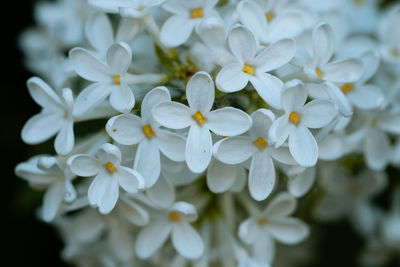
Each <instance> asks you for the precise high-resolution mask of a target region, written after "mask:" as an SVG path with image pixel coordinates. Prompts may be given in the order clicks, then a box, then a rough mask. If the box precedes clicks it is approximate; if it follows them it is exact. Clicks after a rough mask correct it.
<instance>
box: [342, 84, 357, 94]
mask: <svg viewBox="0 0 400 267" xmlns="http://www.w3.org/2000/svg"><path fill="white" fill-rule="evenodd" d="M353 89H354V85H353V84H352V83H346V84H344V85H343V86H342V88H340V90H342V92H343V94H347V93H348V92H350V91H353Z"/></svg>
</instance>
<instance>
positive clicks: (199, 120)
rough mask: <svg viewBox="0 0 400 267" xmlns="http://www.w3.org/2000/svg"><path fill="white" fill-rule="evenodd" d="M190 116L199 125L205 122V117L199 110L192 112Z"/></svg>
mask: <svg viewBox="0 0 400 267" xmlns="http://www.w3.org/2000/svg"><path fill="white" fill-rule="evenodd" d="M192 118H193V119H194V120H195V121H196V122H197V123H198V124H199V125H200V126H202V125H203V124H204V123H205V122H206V120H207V119H206V117H204V115H203V114H202V113H201V112H200V111H197V112H196V113H194V114H193V115H192Z"/></svg>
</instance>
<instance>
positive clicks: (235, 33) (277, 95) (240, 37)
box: [216, 26, 296, 108]
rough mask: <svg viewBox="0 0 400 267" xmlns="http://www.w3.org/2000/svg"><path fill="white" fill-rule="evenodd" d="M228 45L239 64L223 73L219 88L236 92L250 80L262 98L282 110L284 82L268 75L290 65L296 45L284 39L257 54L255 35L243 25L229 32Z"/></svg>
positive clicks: (217, 81)
mask: <svg viewBox="0 0 400 267" xmlns="http://www.w3.org/2000/svg"><path fill="white" fill-rule="evenodd" d="M228 43H229V47H230V49H231V51H232V53H233V55H234V56H235V58H236V62H234V63H231V64H229V65H226V66H224V67H223V68H222V69H221V70H220V72H219V73H218V75H217V78H216V84H217V87H218V89H219V90H221V91H222V92H225V93H231V92H236V91H239V90H242V89H243V88H244V87H246V85H247V84H248V82H249V81H250V83H251V84H252V85H253V87H254V88H255V89H256V91H257V93H258V94H259V95H260V97H261V98H262V99H264V100H265V101H266V102H267V103H268V104H269V105H271V106H272V107H274V108H280V107H281V90H282V87H283V82H282V81H281V80H280V79H279V78H277V77H275V76H273V75H271V74H269V73H267V72H270V71H272V70H275V69H277V68H279V67H281V66H283V65H285V64H286V63H288V62H289V60H290V59H291V58H292V57H293V55H294V53H295V50H296V45H295V42H294V41H293V40H292V39H283V40H280V41H279V42H276V43H274V44H271V45H270V46H269V47H267V48H265V49H263V50H262V51H261V52H260V53H258V54H257V55H256V50H257V47H256V40H255V39H254V36H253V34H252V33H251V32H250V31H249V30H247V29H246V28H244V27H243V26H236V27H234V28H233V29H232V30H231V31H230V32H229V35H228Z"/></svg>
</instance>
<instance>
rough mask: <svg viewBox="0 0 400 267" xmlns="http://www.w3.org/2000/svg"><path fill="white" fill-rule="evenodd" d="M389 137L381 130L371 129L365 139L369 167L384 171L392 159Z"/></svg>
mask: <svg viewBox="0 0 400 267" xmlns="http://www.w3.org/2000/svg"><path fill="white" fill-rule="evenodd" d="M390 150H391V149H390V140H389V137H388V136H387V135H386V134H385V133H384V132H382V131H381V130H379V129H370V130H369V131H368V134H367V135H366V137H365V145H364V153H365V159H366V162H367V165H368V167H370V168H371V169H373V170H376V171H379V170H383V169H384V168H385V166H386V164H387V163H388V162H389V158H390Z"/></svg>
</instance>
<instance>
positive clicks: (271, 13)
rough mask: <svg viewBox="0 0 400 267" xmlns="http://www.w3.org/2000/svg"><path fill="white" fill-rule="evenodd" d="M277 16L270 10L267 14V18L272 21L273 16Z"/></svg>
mask: <svg viewBox="0 0 400 267" xmlns="http://www.w3.org/2000/svg"><path fill="white" fill-rule="evenodd" d="M274 17H275V15H274V13H273V12H268V13H267V14H265V19H266V20H267V21H268V22H270V21H271V20H272V19H273V18H274Z"/></svg>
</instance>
